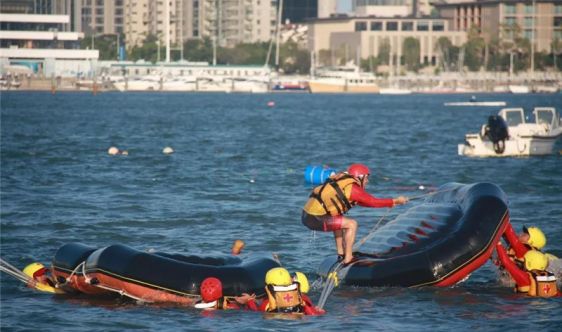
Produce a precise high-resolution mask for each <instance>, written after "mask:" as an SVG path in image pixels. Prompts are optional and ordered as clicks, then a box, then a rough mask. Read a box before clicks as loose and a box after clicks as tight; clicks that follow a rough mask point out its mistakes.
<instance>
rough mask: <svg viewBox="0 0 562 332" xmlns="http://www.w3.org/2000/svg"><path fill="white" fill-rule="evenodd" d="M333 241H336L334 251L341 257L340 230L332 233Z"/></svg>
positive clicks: (342, 252)
mask: <svg viewBox="0 0 562 332" xmlns="http://www.w3.org/2000/svg"><path fill="white" fill-rule="evenodd" d="M334 239H335V240H336V250H337V251H338V255H339V256H342V257H343V255H344V251H343V232H342V230H341V229H339V230H337V231H334Z"/></svg>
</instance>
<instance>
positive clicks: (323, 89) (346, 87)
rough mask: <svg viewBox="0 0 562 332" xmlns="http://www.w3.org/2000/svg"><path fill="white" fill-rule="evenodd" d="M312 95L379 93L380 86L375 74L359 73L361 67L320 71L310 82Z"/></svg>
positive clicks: (343, 67) (350, 66)
mask: <svg viewBox="0 0 562 332" xmlns="http://www.w3.org/2000/svg"><path fill="white" fill-rule="evenodd" d="M308 86H309V88H310V92H311V93H378V92H379V86H378V85H377V83H376V77H375V75H374V74H373V73H365V72H361V71H359V67H357V66H355V65H351V64H348V65H346V66H339V67H330V68H324V69H319V70H318V71H317V75H316V77H315V78H313V79H311V80H310V81H309V82H308Z"/></svg>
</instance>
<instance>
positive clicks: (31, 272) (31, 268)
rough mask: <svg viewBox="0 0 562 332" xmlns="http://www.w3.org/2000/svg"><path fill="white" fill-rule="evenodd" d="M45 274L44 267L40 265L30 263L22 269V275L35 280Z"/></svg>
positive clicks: (45, 269)
mask: <svg viewBox="0 0 562 332" xmlns="http://www.w3.org/2000/svg"><path fill="white" fill-rule="evenodd" d="M45 272H47V268H46V267H45V265H43V264H41V263H37V262H35V263H31V264H29V265H28V266H26V267H25V268H24V269H23V273H25V274H26V275H28V276H29V277H30V278H35V277H38V276H41V275H43V274H45Z"/></svg>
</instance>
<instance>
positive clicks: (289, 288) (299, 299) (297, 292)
mask: <svg viewBox="0 0 562 332" xmlns="http://www.w3.org/2000/svg"><path fill="white" fill-rule="evenodd" d="M309 288H310V286H309V284H308V279H307V278H306V276H305V275H304V274H303V273H300V272H297V274H296V275H295V278H294V279H293V278H291V275H290V274H289V271H287V270H286V269H284V268H282V267H276V268H273V269H271V270H269V271H268V272H267V274H266V275H265V292H266V294H267V298H265V299H264V300H263V301H262V302H261V304H260V305H259V309H258V310H259V311H264V312H276V313H300V314H305V315H312V316H316V315H322V314H324V313H325V311H324V310H322V309H320V308H318V307H315V306H314V305H313V304H312V301H311V300H310V298H309V297H308V296H306V295H305V294H303V293H306V292H308V290H309ZM253 302H254V299H250V300H249V301H248V307H249V308H252V307H254V306H257V304H256V305H253V304H251V303H253Z"/></svg>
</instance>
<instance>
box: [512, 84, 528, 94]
mask: <svg viewBox="0 0 562 332" xmlns="http://www.w3.org/2000/svg"><path fill="white" fill-rule="evenodd" d="M508 89H509V92H511V93H515V94H521V93H529V92H531V89H529V87H528V86H526V85H510V86H509V87H508Z"/></svg>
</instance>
